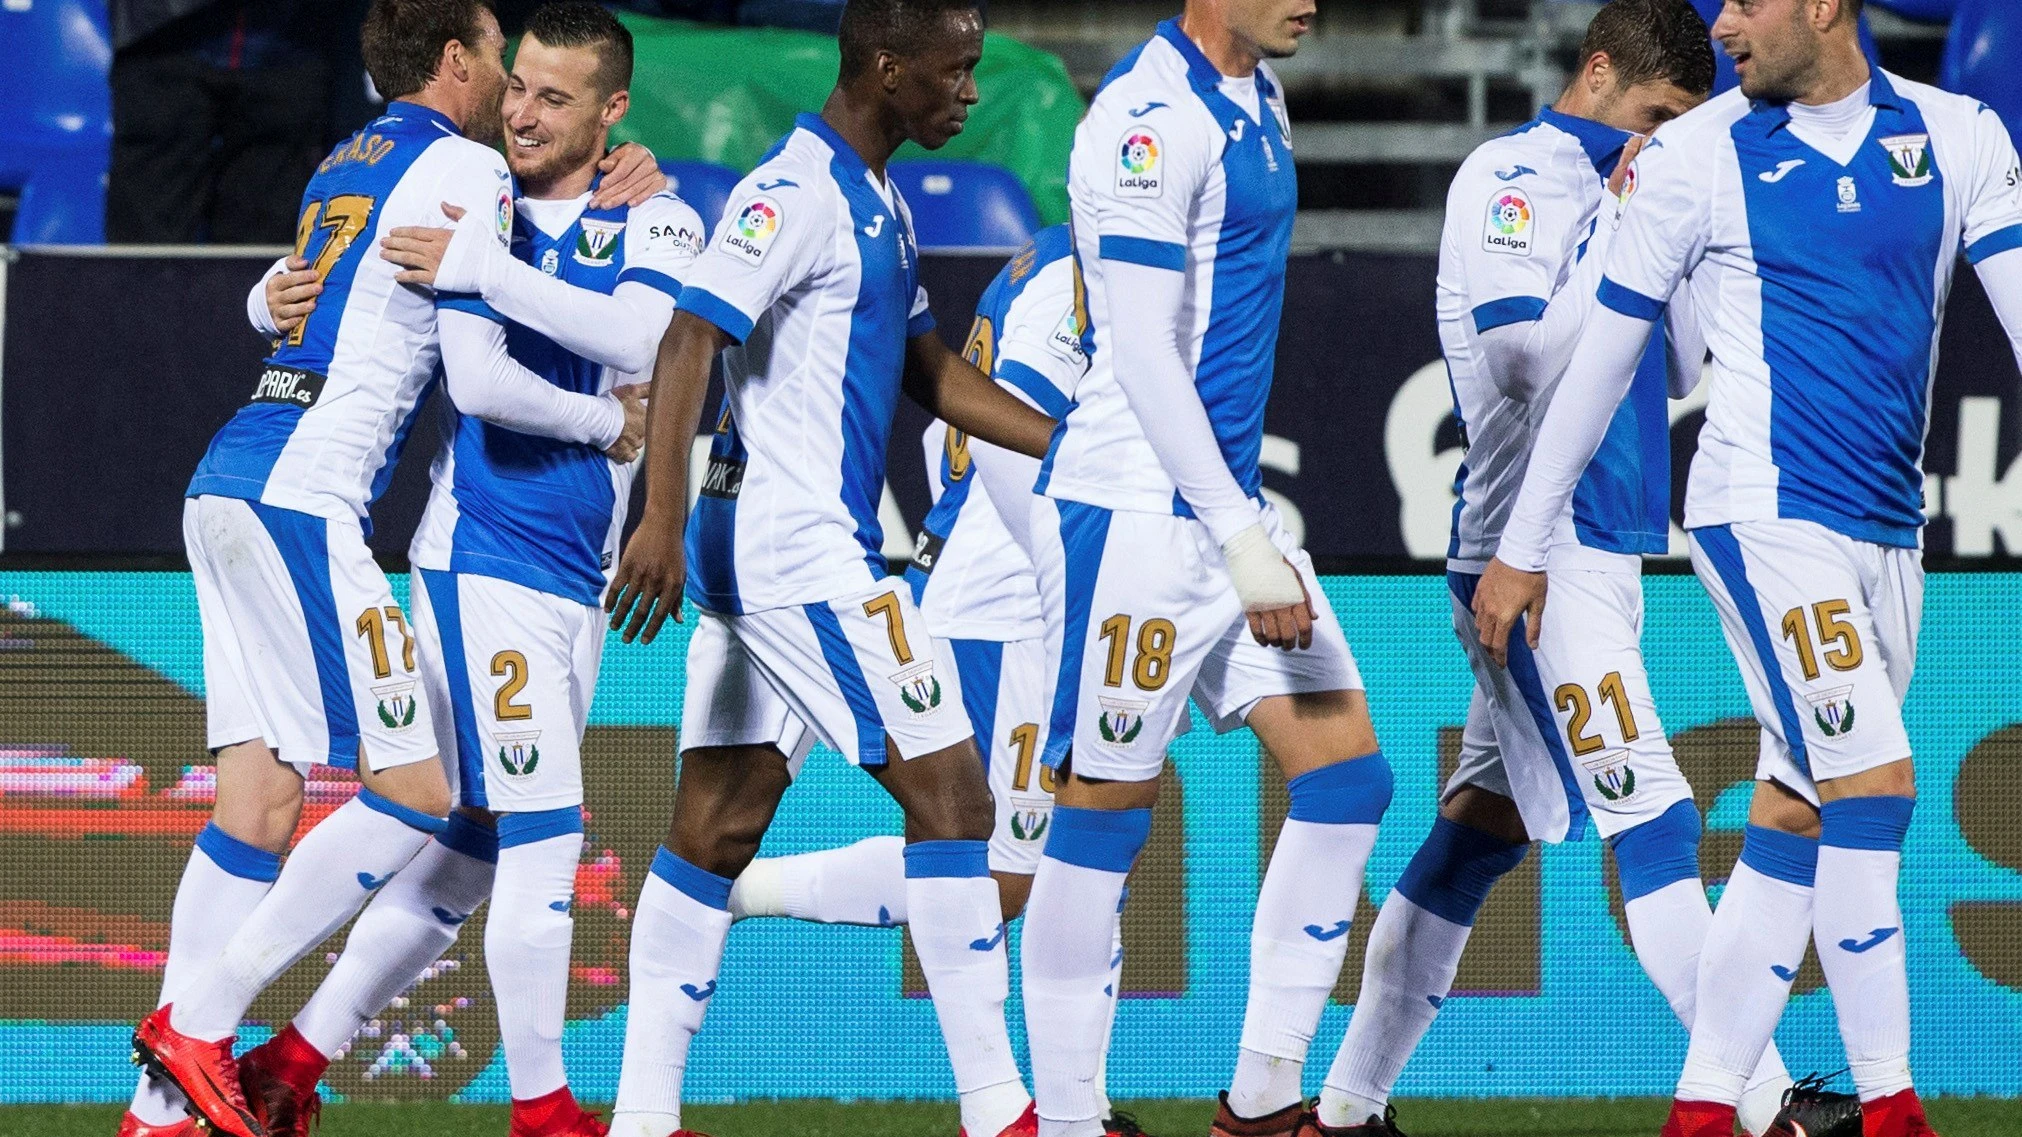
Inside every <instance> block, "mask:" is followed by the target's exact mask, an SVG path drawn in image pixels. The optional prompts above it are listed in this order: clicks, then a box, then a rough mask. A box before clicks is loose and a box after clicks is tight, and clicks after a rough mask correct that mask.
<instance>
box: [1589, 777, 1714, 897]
mask: <svg viewBox="0 0 2022 1137" xmlns="http://www.w3.org/2000/svg"><path fill="white" fill-rule="evenodd" d="M1699 831H1700V823H1699V807H1698V806H1695V805H1693V804H1692V803H1691V802H1690V801H1680V802H1674V803H1673V804H1672V806H1671V808H1669V809H1667V810H1665V811H1664V812H1663V813H1662V814H1659V815H1658V816H1656V817H1654V818H1652V819H1650V820H1649V821H1645V822H1643V823H1641V824H1639V825H1635V826H1632V827H1630V828H1629V829H1626V830H1624V831H1622V832H1620V833H1617V834H1615V835H1614V837H1612V838H1610V839H1609V841H1608V846H1609V847H1610V848H1612V849H1614V850H1615V870H1616V872H1617V874H1618V875H1619V876H1620V877H1621V879H1622V900H1623V901H1624V902H1625V903H1626V902H1627V901H1630V900H1636V899H1639V898H1641V897H1644V896H1648V895H1650V894H1651V893H1653V892H1655V891H1657V890H1658V889H1660V888H1665V887H1668V886H1670V885H1673V884H1676V883H1678V882H1679V881H1681V880H1697V879H1698V877H1699Z"/></svg>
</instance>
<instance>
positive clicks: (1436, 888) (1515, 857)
mask: <svg viewBox="0 0 2022 1137" xmlns="http://www.w3.org/2000/svg"><path fill="white" fill-rule="evenodd" d="M1529 852H1530V846H1529V845H1527V844H1512V843H1510V842H1508V841H1504V840H1502V839H1501V838H1499V837H1495V836H1493V835H1491V834H1488V833H1484V832H1482V831H1481V830H1479V829H1472V828H1469V827H1467V826H1465V825H1461V824H1459V823H1458V822H1454V821H1450V820H1448V819H1446V818H1444V817H1440V818H1436V819H1434V821H1433V823H1432V831H1431V832H1430V833H1428V834H1426V837H1425V840H1424V842H1423V843H1421V844H1420V845H1419V847H1418V851H1417V852H1416V853H1413V854H1412V857H1411V863H1410V864H1408V865H1406V866H1405V869H1404V875H1403V877H1401V878H1400V879H1399V880H1398V882H1397V887H1396V888H1395V889H1393V890H1392V891H1391V893H1390V895H1389V896H1387V897H1385V898H1384V900H1383V907H1382V909H1381V910H1380V911H1378V912H1377V914H1376V922H1375V923H1374V924H1373V925H1371V926H1370V929H1369V946H1368V948H1367V949H1366V951H1365V952H1364V955H1363V959H1362V992H1361V994H1360V995H1359V996H1358V997H1357V1000H1356V1003H1355V1013H1354V1015H1353V1017H1351V1018H1350V1019H1349V1020H1348V1033H1347V1035H1346V1037H1344V1038H1343V1039H1342V1040H1341V1049H1340V1050H1339V1051H1337V1052H1335V1055H1334V1062H1333V1065H1332V1066H1330V1067H1329V1068H1328V1070H1327V1081H1326V1084H1325V1085H1324V1086H1323V1087H1322V1088H1321V1091H1320V1110H1319V1112H1320V1120H1321V1122H1322V1123H1324V1124H1327V1125H1340V1126H1349V1125H1361V1124H1363V1123H1364V1122H1366V1121H1368V1120H1369V1119H1370V1118H1371V1117H1381V1116H1383V1112H1384V1107H1385V1106H1386V1105H1388V1104H1389V1101H1390V1091H1391V1089H1392V1088H1393V1087H1395V1086H1396V1085H1397V1078H1398V1075H1400V1074H1402V1073H1403V1072H1404V1064H1405V1063H1406V1062H1408V1061H1410V1059H1411V1054H1412V1052H1413V1051H1414V1050H1416V1049H1417V1048H1418V1043H1419V1040H1420V1039H1422V1038H1424V1037H1425V1032H1426V1031H1427V1030H1428V1029H1430V1028H1431V1026H1432V1020H1433V1018H1434V1017H1435V1016H1436V1015H1438V1014H1439V1007H1440V1005H1441V1004H1442V1003H1444V1002H1445V1001H1446V996H1447V993H1448V992H1449V991H1451V990H1452V989H1453V977H1454V975H1455V974H1456V973H1457V972H1458V971H1459V969H1460V955H1461V952H1462V950H1464V949H1465V948H1466V947H1467V940H1468V936H1469V935H1470V934H1471V933H1472V932H1473V930H1474V920H1475V916H1476V914H1478V913H1479V912H1480V911H1481V906H1482V904H1484V903H1485V902H1486V901H1487V900H1488V894H1489V890H1490V889H1491V888H1493V887H1494V886H1495V882H1496V881H1498V880H1501V879H1502V878H1503V876H1504V875H1506V874H1507V873H1508V872H1509V871H1510V870H1511V869H1514V868H1516V867H1517V865H1519V864H1521V863H1523V859H1524V856H1525V854H1527V853H1529Z"/></svg>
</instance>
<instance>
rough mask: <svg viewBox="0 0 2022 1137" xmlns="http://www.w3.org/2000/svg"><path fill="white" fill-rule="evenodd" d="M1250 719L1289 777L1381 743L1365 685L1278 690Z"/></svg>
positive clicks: (1374, 748) (1366, 751) (1370, 751)
mask: <svg viewBox="0 0 2022 1137" xmlns="http://www.w3.org/2000/svg"><path fill="white" fill-rule="evenodd" d="M1247 721H1248V723H1249V726H1250V729H1252V730H1254V731H1255V732H1256V734H1257V739H1258V741H1260V742H1262V743H1263V744H1264V749H1266V750H1268V751H1270V753H1271V757H1272V758H1274V759H1276V760H1277V763H1278V768H1279V769H1280V770H1282V771H1283V772H1284V774H1285V777H1286V778H1288V779H1289V778H1296V777H1298V776H1299V775H1301V774H1305V773H1310V772H1311V771H1313V770H1317V769H1319V768H1320V767H1322V766H1331V765H1333V764H1334V763H1336V762H1346V761H1350V760H1352V759H1356V758H1360V757H1363V756H1364V755H1368V754H1374V753H1376V751H1377V749H1378V745H1377V741H1376V728H1375V726H1374V725H1373V724H1372V723H1371V722H1370V719H1369V700H1368V697H1367V696H1365V695H1364V694H1363V693H1362V692H1360V691H1315V692H1309V693H1305V694H1299V695H1275V696H1272V697H1271V698H1268V699H1263V700H1261V701H1259V702H1258V703H1257V705H1256V706H1255V707H1253V708H1252V709H1251V711H1250V714H1249V718H1248V720H1247Z"/></svg>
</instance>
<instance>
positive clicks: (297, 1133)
mask: <svg viewBox="0 0 2022 1137" xmlns="http://www.w3.org/2000/svg"><path fill="white" fill-rule="evenodd" d="M329 1068H330V1060H329V1059H328V1058H325V1057H324V1056H323V1054H322V1052H321V1051H319V1050H317V1049H316V1048H315V1047H314V1046H311V1045H309V1040H308V1039H306V1038H303V1037H302V1035H301V1032H299V1031H297V1030H296V1029H295V1026H294V1024H293V1023H290V1024H288V1026H286V1027H285V1028H283V1029H282V1031H281V1033H279V1034H277V1035H275V1036H274V1037H272V1038H270V1039H268V1040H267V1041H265V1042H263V1043H261V1044H260V1045H258V1046H255V1047H253V1048H252V1049H251V1050H248V1051H246V1055H245V1057H243V1058H241V1059H239V1087H240V1089H241V1090H242V1091H244V1093H245V1095H246V1107H247V1108H248V1109H251V1110H252V1111H253V1116H254V1117H256V1118H258V1119H259V1121H260V1124H261V1125H264V1126H266V1128H267V1134H268V1137H309V1133H310V1131H311V1130H312V1129H314V1128H315V1126H316V1122H317V1121H318V1120H319V1119H320V1118H321V1117H322V1116H323V1095H321V1094H319V1093H317V1092H316V1083H317V1082H319V1081H321V1080H322V1078H323V1071H325V1070H327V1069H329Z"/></svg>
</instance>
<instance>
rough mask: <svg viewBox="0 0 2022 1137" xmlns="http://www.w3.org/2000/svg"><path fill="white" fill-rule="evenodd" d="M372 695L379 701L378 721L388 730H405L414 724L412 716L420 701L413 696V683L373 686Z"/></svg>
mask: <svg viewBox="0 0 2022 1137" xmlns="http://www.w3.org/2000/svg"><path fill="white" fill-rule="evenodd" d="M372 697H373V698H374V699H377V700H378V701H379V706H378V710H379V721H380V723H381V724H382V725H384V726H385V727H386V729H388V730H406V729H407V728H408V727H411V726H413V725H414V716H415V714H416V712H418V711H419V710H420V708H421V703H420V701H419V700H417V699H416V698H415V697H414V684H412V683H388V684H386V685H385V686H383V687H374V688H373V689H372Z"/></svg>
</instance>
